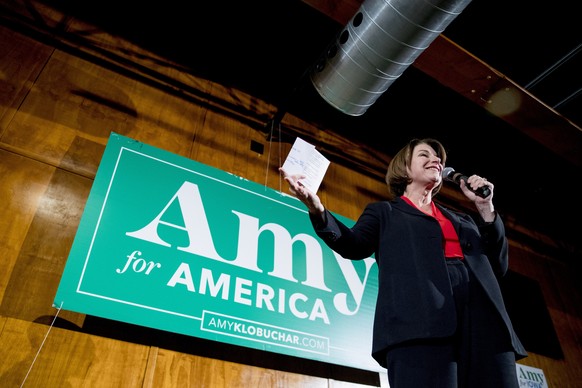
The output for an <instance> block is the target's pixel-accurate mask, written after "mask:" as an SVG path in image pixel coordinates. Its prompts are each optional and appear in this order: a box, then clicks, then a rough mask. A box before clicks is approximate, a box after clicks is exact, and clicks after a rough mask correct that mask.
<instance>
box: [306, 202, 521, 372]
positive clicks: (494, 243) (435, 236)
mask: <svg viewBox="0 0 582 388" xmlns="http://www.w3.org/2000/svg"><path fill="white" fill-rule="evenodd" d="M437 206H438V208H439V209H440V210H441V212H442V213H443V214H444V215H445V216H446V217H447V218H448V219H450V220H451V222H452V223H453V226H454V227H455V230H456V231H457V234H458V236H459V240H460V243H461V247H462V249H463V254H464V255H465V260H466V264H467V266H468V267H469V268H470V270H471V271H472V272H473V273H474V274H475V277H476V278H477V279H478V281H479V282H480V284H481V285H482V286H483V289H484V290H485V292H486V293H487V295H488V296H489V298H490V299H491V301H492V302H493V304H494V305H495V307H496V309H497V311H498V312H499V314H500V316H501V318H502V319H503V321H504V322H505V325H506V327H507V331H508V333H509V336H510V338H511V343H512V346H513V349H514V351H515V353H516V358H517V359H520V358H523V357H525V356H526V355H527V354H526V351H525V349H524V348H523V345H522V344H521V342H520V341H519V339H518V337H517V335H516V334H515V332H514V330H513V326H512V324H511V321H510V319H509V316H508V315H507V311H506V309H505V305H504V302H503V297H502V295H501V289H500V287H499V283H498V278H500V277H502V276H503V275H505V273H506V272H507V269H508V242H507V239H506V237H505V227H504V225H503V222H502V220H501V218H500V217H499V215H497V216H496V217H495V221H494V222H492V223H490V224H488V223H485V222H483V221H482V220H478V223H476V222H475V221H474V220H473V218H471V217H470V216H469V215H467V214H463V213H459V212H455V211H451V210H448V209H446V208H444V207H442V206H440V205H438V204H437ZM311 221H312V224H313V227H314V230H315V232H316V233H317V235H318V236H319V237H320V238H321V239H322V240H323V241H324V242H325V243H326V244H327V245H328V246H329V247H330V248H331V249H333V250H334V251H335V252H337V253H339V254H340V255H341V256H343V257H344V258H346V259H352V260H359V259H364V258H367V257H370V256H371V255H373V254H375V259H376V262H377V264H378V271H379V273H378V276H379V279H378V299H377V303H376V311H375V317H374V333H373V340H372V356H373V357H374V359H375V360H376V361H377V362H378V363H379V364H380V365H382V366H385V365H384V364H385V359H384V355H385V350H386V349H387V348H388V347H389V346H392V345H395V344H399V343H402V342H404V341H407V340H412V339H421V338H439V337H447V336H450V335H452V334H453V333H454V332H455V329H456V325H457V318H456V310H455V302H454V299H453V293H452V289H451V285H450V281H449V276H448V271H447V267H446V263H445V258H444V251H443V242H442V241H443V235H442V230H441V227H440V225H439V223H438V221H437V220H436V219H435V218H433V217H430V216H428V215H426V214H424V213H423V212H421V211H420V210H418V209H416V208H414V207H413V206H410V204H408V203H406V202H405V201H404V200H402V199H401V198H396V199H395V200H393V201H390V202H387V201H384V202H375V203H371V204H369V205H368V206H366V208H365V210H364V212H363V213H362V214H361V216H360V217H359V218H358V220H357V221H356V223H355V224H354V225H353V227H351V228H349V227H347V226H346V225H344V224H343V223H341V221H339V220H338V219H337V218H335V217H334V216H333V215H332V214H331V213H330V212H329V211H327V210H326V222H325V223H324V224H322V223H321V221H319V222H318V221H317V219H315V218H313V217H311Z"/></svg>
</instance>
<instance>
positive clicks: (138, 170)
mask: <svg viewBox="0 0 582 388" xmlns="http://www.w3.org/2000/svg"><path fill="white" fill-rule="evenodd" d="M337 217H338V218H340V219H341V220H342V221H343V222H345V223H346V224H348V225H351V224H353V221H350V220H349V219H346V218H344V217H342V216H340V215H337ZM377 288H378V283H377V265H376V263H375V260H374V259H373V258H372V257H370V258H367V259H365V260H358V261H352V260H347V259H344V258H342V257H341V256H339V255H338V254H337V253H335V252H333V251H332V250H331V249H329V248H328V247H327V246H326V245H325V244H324V243H323V242H322V241H321V240H320V239H319V238H318V237H317V236H316V235H315V233H314V231H313V228H312V226H311V223H310V221H309V217H308V214H307V209H306V207H305V206H304V205H303V204H302V203H301V202H300V201H298V200H297V199H296V198H294V197H292V196H290V195H287V194H284V193H281V192H279V191H276V190H272V189H270V188H268V187H265V186H263V185H259V184H257V183H254V182H251V181H248V180H246V179H244V178H241V177H239V176H235V175H233V174H229V173H227V172H225V171H221V170H219V169H216V168H213V167H209V166H207V165H204V164H201V163H198V162H196V161H193V160H191V159H188V158H185V157H182V156H179V155H176V154H172V153H169V152H167V151H164V150H161V149H158V148H155V147H152V146H148V145H147V144H143V143H141V142H138V141H136V140H133V139H130V138H127V137H123V136H121V135H118V134H115V133H113V134H112V135H111V137H110V138H109V140H108V143H107V146H106V148H105V151H104V154H103V158H102V160H101V163H100V165H99V168H98V171H97V174H96V177H95V181H94V183H93V186H92V189H91V192H90V194H89V197H88V200H87V204H86V206H85V209H84V212H83V215H82V217H81V220H80V225H79V228H78V231H77V234H76V236H75V239H74V242H73V245H72V247H71V251H70V254H69V257H68V260H67V263H66V265H65V269H64V271H63V275H62V278H61V281H60V284H59V287H58V290H57V294H56V296H55V299H54V306H55V307H57V308H62V309H65V310H70V311H76V312H79V313H83V314H89V315H94V316H98V317H102V318H108V319H113V320H117V321H122V322H127V323H131V324H136V325H141V326H145V327H150V328H155V329H160V330H165V331H170V332H174V333H180V334H184V335H190V336H195V337H199V338H205V339H209V340H213V341H220V342H224V343H229V344H234V345H238V346H243V347H247V348H254V349H260V350H264V351H269V352H275V353H280V354H286V355H290V356H296V357H302V358H306V359H312V360H318V361H323V362H328V363H333V364H338V365H345V366H351V367H355V368H360V369H365V370H371V371H381V370H382V369H381V368H380V367H379V366H378V365H377V363H376V362H375V361H374V360H373V359H372V357H371V356H370V350H371V337H372V324H373V314H374V306H375V302H376V293H377Z"/></svg>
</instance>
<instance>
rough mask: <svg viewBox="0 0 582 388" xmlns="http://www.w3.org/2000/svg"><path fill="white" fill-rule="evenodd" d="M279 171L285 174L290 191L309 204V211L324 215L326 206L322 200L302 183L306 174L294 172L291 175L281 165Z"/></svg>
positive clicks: (284, 177) (306, 204)
mask: <svg viewBox="0 0 582 388" xmlns="http://www.w3.org/2000/svg"><path fill="white" fill-rule="evenodd" d="M279 172H280V173H281V174H282V175H283V179H285V181H287V183H289V191H290V192H291V194H293V195H294V196H295V197H297V199H299V200H300V201H301V202H303V203H304V204H305V206H307V209H309V212H310V213H311V214H314V215H320V216H321V215H323V213H324V211H325V208H324V207H323V204H322V203H321V200H320V199H319V197H318V196H317V194H315V193H314V192H312V191H311V190H309V189H308V188H307V187H305V186H304V185H303V183H301V179H304V178H305V175H302V174H294V175H290V174H287V172H286V171H285V170H284V169H283V167H279Z"/></svg>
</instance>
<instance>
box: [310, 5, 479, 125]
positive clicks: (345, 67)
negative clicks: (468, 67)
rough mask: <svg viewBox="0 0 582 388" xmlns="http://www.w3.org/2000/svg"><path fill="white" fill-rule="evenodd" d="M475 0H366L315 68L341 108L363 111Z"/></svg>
mask: <svg viewBox="0 0 582 388" xmlns="http://www.w3.org/2000/svg"><path fill="white" fill-rule="evenodd" d="M469 3H470V0H365V1H364V3H362V5H361V7H360V8H359V10H358V12H357V13H356V14H355V15H354V17H353V18H352V19H351V20H350V22H349V23H348V24H347V26H346V27H345V28H344V29H343V30H342V31H341V32H340V33H339V35H338V36H337V38H336V39H335V40H334V41H333V42H332V44H331V45H330V46H329V48H328V49H327V50H326V52H325V53H324V55H323V56H322V58H320V60H319V61H318V62H317V64H316V65H315V66H314V68H313V69H312V70H311V74H310V76H311V82H312V83H313V85H314V86H315V89H316V90H317V91H318V92H319V94H320V95H321V97H323V99H324V100H326V101H327V102H328V103H329V104H330V105H332V106H333V107H335V108H336V109H338V110H340V111H342V112H343V113H346V114H348V115H352V116H360V115H362V114H364V113H365V112H366V110H367V109H368V108H369V107H370V106H371V105H372V104H373V103H374V102H375V101H376V100H377V99H378V98H379V97H380V96H381V95H382V93H384V92H385V91H386V90H387V89H388V87H389V86H390V85H391V84H392V82H394V81H395V80H396V79H397V78H398V77H400V75H401V74H402V73H403V72H404V70H406V69H407V68H408V66H410V65H411V64H412V63H413V62H414V60H415V59H416V58H417V57H418V56H419V55H420V54H421V53H422V52H423V51H424V50H425V49H426V48H427V47H428V46H429V45H430V44H431V43H432V42H433V40H435V39H436V38H437V36H438V35H439V34H440V33H441V32H443V31H444V29H445V28H446V27H447V26H448V25H449V24H450V23H451V22H452V21H453V19H454V18H455V17H457V16H458V15H459V14H460V13H461V12H462V11H463V9H465V7H466V6H467V5H468V4H469Z"/></svg>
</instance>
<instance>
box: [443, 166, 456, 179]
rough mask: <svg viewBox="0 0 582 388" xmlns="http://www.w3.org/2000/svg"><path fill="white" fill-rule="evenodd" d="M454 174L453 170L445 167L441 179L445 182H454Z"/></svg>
mask: <svg viewBox="0 0 582 388" xmlns="http://www.w3.org/2000/svg"><path fill="white" fill-rule="evenodd" d="M454 174H455V169H454V168H452V167H445V168H444V169H443V179H445V180H447V181H451V182H454V179H453V175H454Z"/></svg>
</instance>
